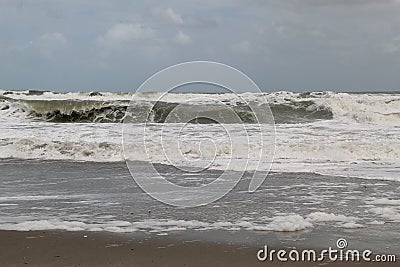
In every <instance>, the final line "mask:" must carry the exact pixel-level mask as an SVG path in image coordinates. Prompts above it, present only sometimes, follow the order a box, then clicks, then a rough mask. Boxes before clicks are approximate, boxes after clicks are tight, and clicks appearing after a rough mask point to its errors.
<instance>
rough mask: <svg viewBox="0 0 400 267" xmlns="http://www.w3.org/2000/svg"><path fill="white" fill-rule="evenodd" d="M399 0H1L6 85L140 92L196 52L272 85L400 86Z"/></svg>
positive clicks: (1, 70)
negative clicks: (158, 74) (139, 88)
mask: <svg viewBox="0 0 400 267" xmlns="http://www.w3.org/2000/svg"><path fill="white" fill-rule="evenodd" d="M399 12H400V0H379V1H376V0H285V1H280V0H279V1H278V0H252V1H244V0H238V1H226V0H203V1H200V0H195V1H190V2H189V1H177V0H172V1H169V2H168V6H165V3H164V2H161V1H159V0H150V1H142V2H138V1H128V0H119V1H105V0H98V1H91V0H81V1H78V0H70V1H50V0H35V1H11V0H2V1H1V0H0V17H1V18H2V19H1V20H0V87H2V88H43V89H52V90H54V89H57V90H133V89H135V88H136V86H138V85H139V84H140V83H141V82H142V81H144V80H145V79H146V78H148V77H149V76H150V75H151V74H153V73H155V72H156V71H159V70H160V69H162V68H164V67H167V66H169V65H172V64H176V63H180V62H183V61H189V60H213V61H220V62H223V63H226V64H231V65H233V66H234V67H237V68H238V69H240V70H242V71H244V72H245V73H247V74H248V75H249V76H250V77H252V78H253V79H254V80H255V81H256V82H257V83H258V84H259V86H260V87H261V88H264V89H265V90H285V89H289V90H373V89H379V90H398V89H399V84H400V78H399V75H398V72H399V70H400V41H399V40H400V38H399V36H400V28H399V27H398V25H400V16H399V15H398V14H399Z"/></svg>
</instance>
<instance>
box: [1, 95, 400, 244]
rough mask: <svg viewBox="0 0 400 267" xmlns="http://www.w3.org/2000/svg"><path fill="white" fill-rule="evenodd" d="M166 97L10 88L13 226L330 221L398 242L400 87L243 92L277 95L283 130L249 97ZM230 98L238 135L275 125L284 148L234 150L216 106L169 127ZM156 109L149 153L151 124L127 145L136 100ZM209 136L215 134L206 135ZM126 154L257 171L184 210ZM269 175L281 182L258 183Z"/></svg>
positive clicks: (203, 226) (4, 224)
mask: <svg viewBox="0 0 400 267" xmlns="http://www.w3.org/2000/svg"><path fill="white" fill-rule="evenodd" d="M160 95H161V94H160V93H141V94H140V95H137V96H135V98H136V99H138V102H137V105H136V106H135V107H134V108H130V109H129V106H130V104H131V103H130V101H131V99H132V96H133V95H132V94H130V93H111V92H99V93H98V92H92V93H88V92H82V93H77V92H69V93H56V92H45V91H33V90H30V91H29V90H26V91H11V90H0V127H1V128H0V166H1V172H0V229H2V230H20V231H25V230H46V229H47V230H68V231H82V230H84V231H108V232H123V233H126V232H128V233H135V232H149V233H154V234H157V235H168V234H169V233H173V232H176V231H191V232H196V233H201V232H202V231H210V230H223V231H228V232H240V233H243V232H248V233H249V235H255V236H263V235H265V234H266V233H268V234H269V233H277V234H279V233H301V235H302V238H303V239H304V238H306V239H307V236H311V235H312V232H313V231H314V230H318V231H319V233H326V235H327V236H329V235H334V236H335V237H339V236H341V235H344V234H346V235H351V236H353V239H354V240H353V241H354V242H356V243H357V242H358V243H359V244H364V245H365V243H366V242H369V243H371V244H373V243H374V242H377V244H378V245H377V246H378V247H380V248H382V249H385V248H389V250H392V251H396V252H398V249H399V245H398V243H397V242H396V240H399V237H400V236H399V233H400V231H399V230H400V183H399V182H400V171H399V170H400V141H399V136H400V94H398V93H389V92H388V93H385V92H380V93H337V92H310V93H294V92H271V93H262V94H261V93H260V94H254V93H243V94H241V95H240V99H244V100H245V101H247V102H251V103H254V104H255V105H262V104H263V103H258V101H259V99H261V98H265V99H267V100H268V104H269V108H270V110H271V112H272V114H273V117H274V124H273V126H271V125H261V126H260V125H255V122H254V116H252V114H251V112H250V111H249V110H248V109H247V108H246V105H245V103H244V102H243V101H238V97H237V95H233V94H229V93H225V94H189V93H170V94H167V95H164V96H163V99H162V101H158V102H157V103H154V99H155V98H158V97H159V96H160ZM193 99H201V101H200V100H199V101H197V100H196V101H194V100H193ZM216 103H218V105H217V104H216ZM220 103H223V104H225V105H227V106H229V108H231V109H232V110H234V111H235V113H236V114H238V116H239V118H240V119H241V122H242V123H235V121H230V120H231V118H228V119H225V121H224V122H225V124H226V125H224V129H225V130H228V131H229V132H230V133H234V135H235V137H237V138H238V139H237V140H239V141H240V140H248V139H251V138H252V133H254V134H255V135H256V134H257V131H256V129H258V127H267V129H268V130H271V129H273V130H274V131H273V133H271V140H272V139H273V142H271V143H270V144H269V143H268V144H267V146H268V147H269V148H270V152H269V153H270V154H268V155H269V156H270V157H269V156H268V157H265V158H263V157H262V158H261V159H260V160H258V159H257V157H256V156H255V157H253V156H254V155H257V154H258V153H259V151H260V146H261V145H260V144H259V143H257V142H254V143H250V145H248V144H246V143H245V142H243V143H241V142H239V144H238V145H236V146H235V149H236V150H238V152H237V154H234V156H235V157H234V158H233V157H232V155H233V154H232V151H231V147H230V145H231V144H230V143H229V142H227V137H226V134H225V132H224V131H223V130H221V128H220V125H219V124H217V123H215V121H209V120H207V119H204V118H203V117H204V116H203V117H202V118H200V119H199V120H197V121H193V122H192V123H190V124H189V125H186V126H185V132H184V133H183V134H182V125H180V124H179V123H173V122H171V123H165V122H166V121H167V119H168V114H169V113H170V112H171V111H172V110H173V109H174V108H176V107H177V106H179V105H184V106H185V107H186V108H187V110H192V111H196V110H199V107H204V106H207V112H209V113H211V114H214V115H213V116H216V115H215V114H217V115H218V114H219V113H218V112H220V110H219V107H220ZM149 105H152V114H151V116H149V117H148V118H149V127H148V131H147V136H146V138H147V139H148V142H147V145H148V146H147V147H146V151H147V152H148V155H147V156H145V155H143V153H142V150H141V149H140V144H139V143H140V141H141V139H140V138H139V137H140V134H139V133H140V132H141V131H142V130H143V127H139V126H140V125H139V126H138V127H137V128H133V130H132V129H130V130H132V131H133V132H131V133H130V134H132V136H131V138H132V139H129V140H130V142H129V143H126V144H124V146H125V147H123V146H122V132H123V125H124V124H123V123H122V122H123V120H124V118H125V117H126V113H127V110H129V111H130V112H133V113H140V112H141V111H142V110H144V109H146V107H147V106H149ZM200 109H201V108H200ZM167 122H168V121H167ZM161 126H162V130H163V134H164V136H166V137H168V138H169V139H170V140H174V139H179V149H176V146H177V144H176V143H175V142H172V141H171V142H165V143H163V144H160V142H158V141H157V140H158V139H157V138H158V133H159V131H160V129H161ZM243 127H245V128H246V129H247V131H246V133H245V134H243V133H241V131H240V129H242V128H243ZM253 130H254V131H253ZM272 135H273V136H272ZM178 137H179V138H178ZM272 137H273V138H272ZM135 138H137V139H135ZM204 138H206V140H208V141H207V142H205V143H203V145H199V144H202V143H201V142H202V140H205V139H204ZM210 140H211V141H210ZM241 144H246V145H243V147H242V146H241ZM264 145H265V144H264ZM253 154H254V155H253ZM246 155H247V157H246ZM232 158H233V159H232ZM210 159H212V160H211V163H210ZM254 159H257V160H256V161H255V160H254ZM125 160H128V161H129V162H131V164H132V165H131V166H130V169H131V172H132V168H133V169H134V171H135V173H134V175H135V176H137V177H151V176H152V175H153V174H152V173H149V172H148V171H147V169H146V168H144V167H143V166H146V164H147V163H148V162H149V161H151V163H152V164H153V166H155V169H157V171H158V172H159V173H161V174H163V175H164V176H165V177H167V179H168V181H170V182H172V183H175V184H178V185H181V186H189V187H190V186H194V187H196V186H197V187H198V186H202V185H205V184H209V183H212V182H213V181H214V180H215V179H217V178H218V177H219V176H220V175H221V174H222V173H227V174H228V176H230V175H231V176H234V175H236V174H237V173H238V172H243V174H242V176H243V177H242V179H241V180H240V182H239V183H238V184H237V185H236V187H235V188H234V189H233V190H232V191H231V192H228V193H227V194H226V195H225V196H223V197H222V198H220V199H219V200H217V201H215V202H212V203H210V204H208V205H205V206H201V207H195V208H176V207H173V206H170V205H166V204H163V203H161V202H158V201H157V200H154V199H153V198H151V197H150V196H148V195H147V194H146V193H145V192H143V190H142V189H141V188H140V187H139V186H138V185H137V184H136V182H135V180H134V179H132V176H131V173H130V172H129V170H128V168H127V165H126V164H125ZM244 162H245V163H246V164H244ZM209 163H210V164H209ZM243 166H246V168H245V169H244V170H243ZM193 169H195V170H196V171H195V172H192V171H191V170H193ZM255 171H258V172H260V173H262V174H264V175H265V176H266V177H267V178H266V179H265V181H264V182H263V184H262V185H261V186H260V188H258V189H257V190H256V191H255V192H254V193H249V192H248V188H249V183H250V180H251V178H252V174H253V173H254V172H255ZM268 173H269V174H268ZM267 174H268V176H267ZM286 237H287V236H286ZM298 237H299V236H298V235H295V236H294V237H293V236H292V238H293V239H298Z"/></svg>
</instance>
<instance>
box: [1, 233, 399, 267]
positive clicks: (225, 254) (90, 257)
mask: <svg viewBox="0 0 400 267" xmlns="http://www.w3.org/2000/svg"><path fill="white" fill-rule="evenodd" d="M0 240H1V242H0V265H1V266H326V265H328V266H354V265H357V266H400V264H396V263H368V264H367V263H365V262H362V263H354V262H353V263H344V262H335V263H331V262H327V261H325V262H317V263H312V262H295V263H294V262H286V263H283V262H268V261H266V262H259V261H258V260H257V258H256V253H257V251H258V250H259V249H260V247H255V246H249V245H239V244H223V243H218V242H204V241H200V240H193V239H186V240H185V238H179V239H176V238H171V237H170V236H157V235H152V234H139V235H131V234H115V233H105V232H64V231H29V232H17V231H0ZM271 249H272V248H271ZM275 249H276V248H275Z"/></svg>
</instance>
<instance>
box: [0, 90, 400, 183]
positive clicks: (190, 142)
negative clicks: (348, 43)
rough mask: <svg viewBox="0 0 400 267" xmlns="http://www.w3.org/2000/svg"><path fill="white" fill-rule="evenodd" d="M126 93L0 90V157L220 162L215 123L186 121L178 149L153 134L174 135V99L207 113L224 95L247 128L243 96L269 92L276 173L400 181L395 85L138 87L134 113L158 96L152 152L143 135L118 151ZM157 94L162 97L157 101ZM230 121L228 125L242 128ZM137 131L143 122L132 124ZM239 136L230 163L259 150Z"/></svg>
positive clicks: (225, 151)
mask: <svg viewBox="0 0 400 267" xmlns="http://www.w3.org/2000/svg"><path fill="white" fill-rule="evenodd" d="M132 96H133V94H131V93H111V92H91V93H88V92H80V93H79V92H69V93H55V92H45V91H32V90H30V91H29V90H25V91H10V90H0V121H1V123H0V125H1V126H0V127H1V131H0V158H17V159H43V160H46V159H48V160H54V159H59V160H74V161H93V162H120V161H124V160H125V157H126V158H127V159H129V160H138V161H141V160H150V161H151V162H153V163H162V164H170V165H176V166H184V165H190V167H202V166H205V162H206V161H207V160H208V159H210V158H211V157H215V160H214V161H213V164H211V165H210V168H211V169H224V168H225V167H226V166H227V164H226V162H227V161H229V160H230V158H231V157H232V154H231V153H230V151H229V145H230V144H229V142H226V133H225V132H224V131H221V130H220V128H219V127H218V125H215V124H212V123H207V122H203V123H199V124H191V125H190V127H186V135H183V137H182V138H181V139H180V140H179V146H180V150H176V149H174V148H175V146H176V144H174V143H173V142H171V143H167V144H162V146H161V145H160V143H159V142H157V141H156V140H157V134H158V130H157V129H159V127H160V125H164V129H165V130H164V132H163V134H165V135H167V136H169V137H170V138H171V139H173V138H174V137H175V136H178V133H179V132H180V131H181V128H182V126H181V125H179V124H176V125H175V124H172V123H170V124H168V125H166V126H165V123H164V120H165V118H166V116H167V115H168V112H170V111H172V110H173V109H174V108H175V107H176V106H177V105H179V104H182V103H183V104H184V105H188V106H189V107H190V108H191V109H196V107H199V106H204V105H207V107H208V109H209V110H210V112H219V106H218V105H216V104H217V103H224V104H226V105H227V106H229V107H232V108H233V110H235V112H237V113H238V114H239V116H240V118H241V119H242V121H243V124H246V127H248V128H249V129H250V130H251V128H252V127H253V123H254V122H253V121H252V117H251V114H250V115H249V111H248V110H247V109H246V106H245V103H243V101H241V100H243V99H244V100H245V101H247V102H251V103H256V104H259V105H263V104H265V103H262V102H260V99H261V98H265V99H267V100H268V104H269V107H270V109H271V111H272V113H273V115H274V118H275V125H274V127H275V144H269V145H270V146H271V149H272V146H273V145H275V152H274V153H275V154H274V159H273V164H272V168H271V170H272V171H273V172H308V173H317V174H325V175H334V176H345V177H359V178H371V179H384V180H394V181H400V175H399V173H400V172H399V171H398V170H399V168H400V142H399V136H400V94H397V93H336V92H310V93H293V92H272V93H263V94H254V93H243V94H240V95H239V96H238V95H234V94H229V93H225V94H189V93H180V94H179V93H169V94H166V95H162V94H161V93H142V94H140V95H138V96H136V99H138V108H137V112H140V110H141V107H142V106H146V105H155V108H154V114H153V115H152V116H151V120H152V121H150V122H152V123H153V126H152V127H150V128H149V131H148V132H147V134H148V138H149V139H151V138H154V142H148V143H147V145H148V151H150V152H149V155H148V157H147V158H146V157H143V155H142V154H141V153H137V154H136V153H135V151H136V150H137V149H136V147H135V146H136V145H138V144H139V145H140V143H141V142H142V140H141V139H140V138H138V139H137V142H131V143H130V144H128V150H129V153H126V154H125V157H124V153H123V151H122V145H121V140H122V122H123V119H124V117H125V115H126V114H125V113H126V108H127V107H128V105H129V101H130V100H131V99H132ZM160 97H162V100H161V101H158V102H157V103H155V99H159V98H160ZM193 99H195V100H193ZM197 99H206V100H202V101H198V100H197ZM259 102H260V103H259ZM134 111H135V112H136V110H134ZM228 125H229V126H228V127H230V128H231V130H232V131H235V129H236V128H238V127H241V125H235V124H228ZM235 127H236V128H235ZM254 127H256V126H254ZM262 127H263V126H262ZM152 129H154V131H153V130H152ZM137 131H142V128H141V127H140V126H138V127H137ZM249 132H250V133H251V131H249ZM27 133H29V134H27ZM152 135H154V137H153V136H152ZM250 135H251V134H250ZM210 136H212V139H213V144H207V143H204V142H203V145H202V146H199V143H201V142H202V140H203V138H204V137H210ZM185 137H188V138H187V139H185ZM189 137H190V138H189ZM241 138H242V139H243V140H245V139H246V138H247V136H245V135H243V136H238V140H241ZM250 138H251V136H250ZM243 144H244V145H243V148H242V150H243V153H242V154H243V155H244V156H243V157H238V159H237V161H236V162H237V164H230V165H229V168H230V170H236V171H242V170H241V169H240V168H242V166H243V164H241V160H242V161H245V160H248V157H246V154H249V155H251V153H257V151H258V149H259V148H260V145H261V144H258V143H252V144H251V146H247V144H246V143H245V142H243ZM264 145H265V144H264ZM165 151H167V152H168V153H170V156H169V157H166V156H165V155H164V154H165ZM181 154H182V155H184V158H183V157H181ZM171 158H172V159H173V160H172V161H173V162H171ZM250 158H251V157H250ZM270 165H271V162H270V159H262V160H261V164H259V165H258V164H256V163H254V164H252V162H250V163H249V164H248V166H247V169H246V170H247V171H252V170H254V169H255V168H258V169H259V170H265V171H267V170H268V169H269V167H270Z"/></svg>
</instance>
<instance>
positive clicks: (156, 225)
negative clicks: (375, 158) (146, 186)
mask: <svg viewBox="0 0 400 267" xmlns="http://www.w3.org/2000/svg"><path fill="white" fill-rule="evenodd" d="M322 217H324V218H325V219H324V220H323V222H326V221H327V220H330V221H339V222H340V223H338V224H337V226H338V227H342V228H359V227H362V225H361V224H359V223H356V222H355V221H356V220H358V219H356V218H353V217H351V218H353V219H344V218H350V217H345V216H342V215H332V214H325V215H324V216H322V213H321V214H319V215H318V218H319V219H317V220H316V219H315V218H316V214H315V213H314V214H309V215H308V216H305V217H303V216H301V215H298V214H290V215H282V216H276V217H273V218H265V219H264V220H262V221H260V220H257V221H246V220H238V221H217V222H209V221H198V220H172V219H170V220H168V219H147V220H142V221H134V222H129V221H121V220H109V219H110V218H108V217H104V218H102V219H101V218H100V217H98V218H96V220H95V221H96V222H88V221H80V220H60V219H35V218H34V217H14V218H13V217H4V218H2V220H0V229H1V230H16V231H34V230H65V231H108V232H121V233H123V232H135V231H145V232H152V233H165V232H171V231H185V230H188V229H190V230H198V231H204V230H227V231H237V230H250V231H272V232H294V231H301V230H305V229H308V228H313V227H314V226H315V225H317V224H319V223H320V222H321V220H320V219H321V218H322ZM312 218H313V219H312Z"/></svg>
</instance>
